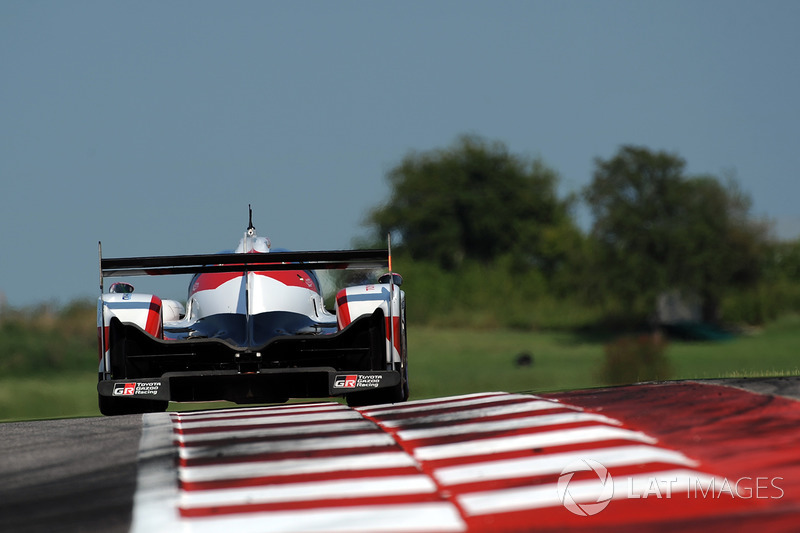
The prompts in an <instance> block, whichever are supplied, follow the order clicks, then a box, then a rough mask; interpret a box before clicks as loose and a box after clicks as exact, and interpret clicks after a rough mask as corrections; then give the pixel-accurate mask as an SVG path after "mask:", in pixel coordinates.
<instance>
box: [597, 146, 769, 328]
mask: <svg viewBox="0 0 800 533" xmlns="http://www.w3.org/2000/svg"><path fill="white" fill-rule="evenodd" d="M595 164H596V169H595V172H594V176H593V181H592V182H591V183H590V185H589V186H588V187H587V188H586V189H585V191H584V196H585V199H586V200H587V202H588V204H589V206H590V207H591V209H592V213H593V215H594V224H593V227H592V232H591V236H592V238H593V239H594V240H595V242H596V245H597V255H596V258H595V260H596V265H595V269H596V272H597V273H598V275H599V277H600V278H601V279H602V285H603V286H604V287H605V288H606V290H607V291H609V292H610V293H611V294H612V295H613V296H614V297H615V298H618V299H619V301H620V302H621V303H622V304H623V306H624V307H625V309H626V310H627V311H628V313H629V314H630V315H631V316H638V317H640V318H641V317H644V316H647V315H649V314H650V313H652V312H653V310H654V309H655V302H656V298H657V297H658V295H659V294H660V293H662V292H664V291H670V290H676V289H677V290H683V291H687V292H689V293H692V294H695V295H697V296H699V297H700V298H701V300H702V302H703V312H704V316H705V318H706V319H707V320H713V319H715V318H717V312H718V308H719V302H720V299H721V298H722V296H723V294H724V292H725V290H726V289H728V288H730V287H731V286H733V285H735V284H739V285H746V284H753V283H755V282H757V281H758V278H759V275H760V267H759V265H760V257H761V252H762V250H763V246H764V244H765V242H766V233H767V226H766V224H764V223H761V222H758V221H755V220H754V219H752V217H751V216H750V214H749V211H750V205H751V202H750V198H749V197H748V196H747V195H746V194H744V193H743V192H742V191H741V190H740V189H739V187H738V186H737V184H736V182H735V181H734V180H732V179H729V180H728V182H727V184H725V185H723V184H722V183H720V181H719V180H718V179H716V178H714V177H711V176H701V177H693V178H690V177H687V176H685V174H684V172H685V165H686V163H685V161H684V160H683V159H682V158H680V157H679V156H677V155H674V154H669V153H666V152H653V151H650V150H648V149H647V148H642V147H636V146H623V147H622V148H620V150H619V152H618V153H617V154H616V155H615V156H614V157H612V158H611V159H608V160H602V159H599V158H598V159H597V160H596V161H595Z"/></svg>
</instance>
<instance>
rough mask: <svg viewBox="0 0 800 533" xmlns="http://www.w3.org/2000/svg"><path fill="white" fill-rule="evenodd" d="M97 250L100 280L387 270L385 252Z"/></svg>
mask: <svg viewBox="0 0 800 533" xmlns="http://www.w3.org/2000/svg"><path fill="white" fill-rule="evenodd" d="M98 250H99V255H100V275H101V277H103V278H108V277H117V276H161V275H170V274H198V273H203V272H252V271H269V270H273V271H274V270H343V269H361V270H371V269H376V268H386V267H388V266H389V251H388V250H333V251H321V252H268V253H225V254H204V255H171V256H170V255H167V256H157V257H126V258H104V257H103V249H102V244H100V245H98Z"/></svg>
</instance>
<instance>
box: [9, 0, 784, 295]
mask: <svg viewBox="0 0 800 533" xmlns="http://www.w3.org/2000/svg"><path fill="white" fill-rule="evenodd" d="M799 26H800V2H795V1H782V2H779V1H762V2H752V1H737V0H724V1H723V0H720V1H717V0H714V1H710V0H705V1H704V0H699V1H698V0H693V1H684V0H672V1H669V2H655V1H607V0H602V1H600V0H598V1H572V0H559V1H555V0H553V1H546V2H545V1H527V2H522V1H502V2H488V1H482V2H476V1H469V0H461V1H404V2H388V1H385V2H381V1H377V2H376V1H371V2H367V1H335V2H334V1H296V2H288V1H286V2H271V1H254V2H249V1H238V2H237V1H233V2H220V1H214V2H210V1H202V0H199V1H197V0H195V1H169V0H168V1H139V2H109V1H105V0H103V1H96V2H95V1H82V0H72V1H70V2H62V1H54V0H53V1H36V2H34V1H28V0H4V1H3V2H0V184H2V185H0V187H2V189H1V192H2V194H0V223H1V224H2V231H1V232H0V292H2V293H4V295H5V297H6V298H7V302H8V303H9V304H11V305H13V306H22V305H30V304H34V303H37V302H43V301H52V302H57V303H66V302H68V301H70V300H71V299H73V298H79V297H95V296H96V295H97V293H98V290H99V289H98V281H97V242H98V241H99V240H102V241H103V248H104V255H106V256H109V257H119V256H134V255H160V254H180V253H211V252H216V251H219V250H221V249H225V248H232V247H234V246H235V244H236V242H237V241H238V239H239V238H240V236H241V233H242V231H243V230H244V228H245V226H246V223H247V220H246V219H247V204H248V203H251V204H253V208H254V222H255V226H256V228H257V229H258V231H259V233H260V234H265V235H268V236H269V237H270V238H271V239H272V242H273V245H274V246H280V247H286V248H292V249H296V250H310V249H338V248H347V247H349V246H350V244H351V241H352V239H353V237H356V236H358V235H360V234H363V233H364V229H363V227H362V226H361V223H362V221H363V219H364V216H365V214H366V212H367V211H368V210H369V209H370V208H371V207H374V206H376V205H378V204H380V203H381V202H383V201H385V200H386V199H387V198H388V194H389V189H388V186H387V184H386V181H385V175H386V172H387V171H388V170H389V169H391V168H392V167H393V166H395V165H396V164H397V163H399V161H400V160H401V158H402V157H403V156H404V155H406V154H407V153H408V152H409V151H412V150H415V151H425V150H430V149H434V148H443V147H446V146H448V145H450V144H452V143H453V142H454V141H455V139H456V138H457V137H458V136H459V135H461V134H465V133H472V134H477V135H480V136H483V137H485V138H486V139H488V140H493V141H494V140H497V141H502V142H504V143H506V145H507V146H508V147H509V149H510V150H511V151H512V152H514V153H517V154H520V155H525V156H530V157H541V158H542V159H543V160H544V162H545V163H546V164H547V165H548V166H550V167H552V168H554V169H555V170H556V171H558V172H559V174H560V175H561V185H560V190H561V192H562V193H563V194H566V193H568V192H574V191H579V190H580V189H581V188H582V187H583V186H585V185H586V184H587V183H588V182H589V181H590V179H591V175H592V170H593V166H594V159H595V158H597V157H600V158H609V157H612V156H613V155H614V153H615V152H616V151H617V149H618V148H619V146H620V145H622V144H637V145H643V146H647V147H649V148H651V149H654V150H656V149H657V150H667V151H671V152H675V153H677V154H679V155H680V156H682V157H683V158H685V159H686V161H687V170H688V172H689V173H691V174H701V173H711V174H714V175H717V176H724V175H729V174H732V175H735V176H736V178H737V180H738V181H739V183H740V184H741V186H742V188H743V189H744V190H745V191H746V192H748V193H749V194H750V195H751V196H752V198H753V201H754V205H753V212H754V214H756V215H759V216H766V217H769V218H771V219H772V220H774V221H775V222H776V230H777V232H778V234H779V235H780V236H781V237H784V238H794V237H797V236H798V235H800V208H798V207H797V202H798V198H800V180H798V176H797V174H798V169H800V146H798V139H800V131H798V130H799V129H800V104H798V94H800V82H799V78H800V68H798V66H800V31H798V27H799ZM581 217H582V223H583V224H587V223H588V222H589V221H588V220H587V219H586V215H585V214H584V215H581ZM137 283H138V285H140V289H139V290H141V291H143V292H148V288H145V287H144V285H147V286H148V287H149V285H150V283H149V282H147V281H146V280H141V281H138V282H137ZM159 283H161V282H159ZM157 286H158V285H156V287H157ZM182 291H183V286H182V285H181V287H180V290H179V291H178V294H166V295H165V296H177V297H182V294H181V292H182Z"/></svg>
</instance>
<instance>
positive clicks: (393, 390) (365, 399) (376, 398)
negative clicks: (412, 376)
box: [345, 317, 409, 407]
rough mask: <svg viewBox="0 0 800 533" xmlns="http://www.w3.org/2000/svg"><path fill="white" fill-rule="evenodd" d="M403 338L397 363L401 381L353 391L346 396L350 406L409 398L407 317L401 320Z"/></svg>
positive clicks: (396, 401) (362, 405)
mask: <svg viewBox="0 0 800 533" xmlns="http://www.w3.org/2000/svg"><path fill="white" fill-rule="evenodd" d="M400 324H401V333H400V334H401V335H402V337H401V339H400V346H401V347H402V350H403V354H402V356H401V357H400V363H397V366H398V367H399V368H397V370H398V371H399V372H400V383H398V384H397V385H395V386H393V387H389V388H386V389H375V390H368V391H361V392H353V393H350V394H348V395H347V396H345V398H346V399H347V405H349V406H350V407H364V406H366V405H379V404H383V403H400V402H404V401H406V400H408V397H409V391H408V348H407V345H406V328H405V325H406V324H405V317H404V319H403V320H401V322H400Z"/></svg>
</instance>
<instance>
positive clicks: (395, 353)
mask: <svg viewBox="0 0 800 533" xmlns="http://www.w3.org/2000/svg"><path fill="white" fill-rule="evenodd" d="M386 267H389V270H391V260H390V253H389V251H388V250H344V251H321V252H290V251H278V250H274V249H272V247H271V244H270V242H269V239H267V238H265V237H259V236H258V235H256V232H255V228H254V227H253V224H252V211H251V217H250V225H249V227H248V228H247V231H246V232H245V234H244V237H243V238H242V239H241V241H240V242H239V246H238V247H237V248H236V249H235V250H234V251H233V252H230V253H221V254H212V255H184V256H166V257H164V256H162V257H134V258H117V259H108V258H103V257H102V248H101V253H100V271H101V288H102V287H103V285H104V283H103V280H104V279H105V278H107V277H118V276H135V275H164V274H193V277H192V279H191V281H190V284H189V292H188V299H187V301H186V305H185V306H184V305H183V304H182V303H180V302H177V301H175V300H166V299H165V300H162V299H161V298H159V297H158V296H155V295H152V294H140V293H137V292H134V287H133V285H131V284H129V283H124V282H116V283H113V284H112V285H111V286H110V289H109V291H108V292H103V294H102V295H101V297H100V299H99V300H98V305H97V326H98V338H99V345H100V363H99V368H98V376H99V383H98V387H97V390H98V395H99V403H100V410H101V412H102V413H103V414H107V415H113V414H124V413H134V412H152V411H163V410H165V409H166V408H167V404H168V402H169V401H179V402H180V401H213V400H229V401H233V402H237V403H263V402H277V401H285V400H286V399H288V398H292V397H325V396H345V397H346V398H347V400H348V403H350V404H351V405H369V404H376V403H390V402H398V401H404V400H406V399H407V398H408V381H407V368H406V367H407V347H406V321H405V293H404V292H403V291H402V290H401V289H400V285H401V284H402V278H401V277H400V276H399V275H398V274H396V273H392V272H389V273H387V274H384V275H382V276H380V278H379V279H377V280H374V281H373V282H372V283H367V284H363V285H354V286H349V287H346V288H344V289H342V290H341V291H339V293H338V294H337V296H336V299H335V310H334V311H333V312H331V311H329V310H328V309H326V307H325V303H324V294H323V290H322V285H321V283H320V280H319V278H318V276H317V273H316V271H317V270H323V269H325V270H330V269H336V270H345V269H365V270H370V271H374V270H375V269H383V268H386Z"/></svg>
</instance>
